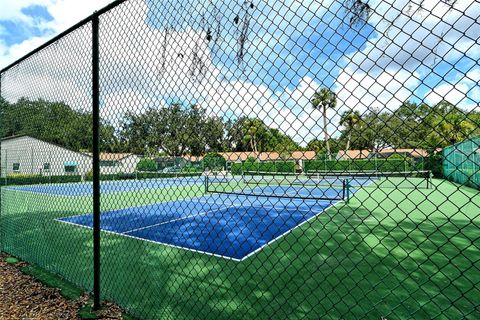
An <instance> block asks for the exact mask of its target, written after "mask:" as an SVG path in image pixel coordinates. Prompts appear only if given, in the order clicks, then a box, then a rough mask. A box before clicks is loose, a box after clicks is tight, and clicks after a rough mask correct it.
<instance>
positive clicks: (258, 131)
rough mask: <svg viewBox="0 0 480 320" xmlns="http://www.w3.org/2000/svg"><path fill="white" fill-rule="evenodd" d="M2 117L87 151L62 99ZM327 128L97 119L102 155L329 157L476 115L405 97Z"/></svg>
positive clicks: (407, 141) (442, 134)
mask: <svg viewBox="0 0 480 320" xmlns="http://www.w3.org/2000/svg"><path fill="white" fill-rule="evenodd" d="M322 103H323V101H321V102H319V103H318V106H321V105H322ZM322 108H323V107H322ZM0 119H1V123H0V130H1V131H0V134H1V136H2V137H8V136H14V135H22V134H26V135H30V136H33V137H35V138H38V139H41V140H44V141H47V142H51V143H55V144H58V145H61V146H64V147H66V148H69V149H72V150H76V151H91V149H92V125H91V124H92V114H91V113H90V112H86V111H78V110H74V109H72V108H71V107H69V106H68V105H67V104H65V103H63V102H47V101H45V100H35V101H33V100H29V99H25V98H23V99H20V100H18V101H17V102H15V103H9V102H8V101H6V100H4V99H3V98H0ZM329 121H332V120H331V119H330V120H329ZM333 125H336V126H337V128H338V129H339V130H340V135H339V136H338V137H336V138H334V137H330V136H329V135H327V138H326V139H327V140H326V139H325V137H323V139H322V138H314V139H312V140H310V141H309V142H308V143H307V144H306V146H303V147H302V146H300V145H299V143H297V142H296V141H294V139H293V138H291V137H290V136H288V135H287V134H285V133H284V132H282V131H281V130H279V129H278V128H272V127H270V126H268V125H267V124H266V123H265V122H264V121H263V120H261V119H259V118H255V117H250V118H249V117H239V118H233V117H232V118H231V119H223V118H220V117H217V116H213V115H209V114H207V111H206V110H205V109H203V108H201V107H199V106H197V105H190V106H183V105H181V104H172V105H170V106H165V107H160V108H155V107H150V108H148V109H147V110H146V111H144V112H142V113H134V112H128V113H126V114H125V115H124V117H123V120H122V121H121V125H120V126H118V127H114V126H113V125H111V124H109V123H108V121H107V120H105V119H102V121H101V128H100V134H101V146H100V147H101V150H102V151H103V152H132V153H136V154H141V155H147V156H156V155H160V154H164V155H167V156H183V155H187V154H188V155H193V156H200V155H205V154H206V153H209V152H213V153H215V152H225V151H257V152H267V151H275V152H278V153H280V154H285V155H287V154H290V153H291V152H293V151H295V150H313V151H316V152H317V154H320V155H325V156H327V157H328V154H329V152H328V148H329V147H330V149H331V150H330V151H331V154H336V153H337V152H338V151H339V150H345V149H362V150H369V151H376V150H379V149H382V148H385V147H394V148H421V149H426V150H430V151H432V152H433V151H434V150H435V149H437V148H443V147H446V146H448V145H451V144H454V143H457V142H460V141H462V140H464V139H466V138H468V137H471V136H476V135H480V112H478V111H470V112H467V111H466V110H463V109H461V108H459V107H458V106H455V105H453V104H451V103H449V102H446V101H441V102H439V103H437V104H436V105H433V106H429V105H427V104H424V103H413V102H408V101H406V102H404V103H403V104H402V105H401V106H400V107H399V108H398V109H396V110H394V111H390V110H388V109H383V110H378V109H369V110H367V111H365V112H363V113H360V112H358V111H352V110H347V111H344V113H343V114H342V116H341V117H340V119H339V120H338V123H333ZM327 142H328V143H327Z"/></svg>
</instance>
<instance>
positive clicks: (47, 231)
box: [0, 180, 480, 319]
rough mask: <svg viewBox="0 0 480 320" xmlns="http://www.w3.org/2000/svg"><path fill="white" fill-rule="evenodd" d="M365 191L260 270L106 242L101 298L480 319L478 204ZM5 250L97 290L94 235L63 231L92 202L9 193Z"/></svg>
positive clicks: (166, 309) (109, 237)
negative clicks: (67, 221) (68, 218)
mask: <svg viewBox="0 0 480 320" xmlns="http://www.w3.org/2000/svg"><path fill="white" fill-rule="evenodd" d="M433 184H434V188H432V189H408V188H406V189H395V188H372V187H369V188H365V189H361V190H360V191H358V192H356V193H355V194H354V197H353V198H352V199H351V201H350V202H349V203H348V205H347V204H344V203H343V202H340V203H338V204H337V205H336V206H334V207H331V208H330V209H328V210H327V211H326V212H324V213H322V214H320V215H318V216H317V217H316V218H314V219H312V220H310V221H308V222H307V223H305V224H303V225H302V226H301V227H299V228H296V229H294V230H293V231H292V232H291V233H289V234H288V235H286V236H284V237H282V238H281V239H279V240H278V241H276V242H274V243H273V244H271V245H269V246H267V247H265V248H264V249H263V250H261V251H260V252H258V253H256V254H255V255H253V256H251V257H250V258H248V259H246V260H244V261H241V262H236V261H230V260H226V259H222V258H217V257H214V256H211V255H204V254H200V253H195V252H192V251H187V250H182V249H176V248H172V247H168V246H164V245H160V244H155V243H149V242H146V241H141V240H137V239H131V238H127V237H123V236H120V235H115V234H110V233H105V232H102V292H103V297H104V298H106V299H111V300H114V301H116V302H118V303H119V304H120V305H121V306H123V307H126V308H127V309H128V310H130V311H131V312H132V313H133V314H134V315H137V316H140V317H145V318H155V319H237V318H247V319H252V318H254V319H281V318H288V319H300V318H309V319H319V318H322V319H324V318H335V319H337V318H344V319H351V318H368V319H380V318H381V317H382V316H383V317H385V318H387V319H407V318H417V319H420V318H422V319H425V318H434V317H438V318H442V319H459V318H471V319H478V318H480V310H476V309H475V306H476V305H478V301H479V299H480V286H479V282H480V277H479V273H480V270H479V269H480V252H479V250H478V248H479V247H480V238H479V227H480V194H479V193H478V191H475V190H473V189H468V188H461V187H458V186H457V185H454V184H452V183H450V182H446V181H443V180H434V181H433ZM203 192H204V190H203V186H181V187H175V188H165V189H162V190H151V189H150V190H149V189H147V190H142V191H134V192H124V193H111V194H106V195H103V196H102V199H101V203H102V210H112V209H120V208H126V207H132V206H137V205H143V204H150V203H158V202H161V201H168V200H174V199H179V198H189V197H193V196H200V195H202V194H203ZM1 196H2V213H1V214H2V216H1V223H2V234H1V239H0V241H1V245H2V247H3V250H4V251H6V252H8V253H11V254H13V255H15V256H18V257H20V258H22V259H24V260H27V261H31V262H34V263H37V264H38V265H40V266H42V267H44V268H46V269H48V270H50V271H53V272H55V273H58V274H60V275H62V276H64V277H65V278H67V279H68V280H70V281H72V282H74V283H76V284H78V285H80V286H81V287H83V288H85V289H87V290H90V289H91V287H92V254H91V251H92V239H91V230H89V229H87V228H80V227H76V226H73V225H68V224H64V223H60V222H58V221H56V220H55V219H57V218H61V217H66V216H71V215H78V214H84V213H88V212H91V206H92V203H91V199H89V198H88V197H62V196H52V195H45V194H38V193H30V192H17V191H12V190H5V189H2V194H1Z"/></svg>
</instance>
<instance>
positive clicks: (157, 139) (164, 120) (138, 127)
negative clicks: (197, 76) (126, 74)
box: [121, 104, 224, 157]
mask: <svg viewBox="0 0 480 320" xmlns="http://www.w3.org/2000/svg"><path fill="white" fill-rule="evenodd" d="M223 140H224V127H223V123H222V122H221V120H220V119H218V118H214V117H208V116H207V115H206V111H205V109H203V108H200V107H198V106H196V105H191V106H189V107H184V106H182V105H180V104H173V105H171V106H168V107H163V108H158V109H157V108H149V109H147V110H146V111H145V112H144V113H142V114H135V113H131V112H129V113H127V114H126V115H125V117H124V119H123V121H122V130H121V141H122V142H123V143H124V144H126V145H128V149H129V150H131V151H133V152H136V153H142V154H151V155H153V154H152V153H159V152H165V153H166V154H167V155H169V156H172V157H180V156H183V155H185V154H187V153H188V154H190V155H194V156H199V155H202V154H204V153H205V152H206V151H207V150H219V149H221V147H222V144H223ZM219 151H220V150H219Z"/></svg>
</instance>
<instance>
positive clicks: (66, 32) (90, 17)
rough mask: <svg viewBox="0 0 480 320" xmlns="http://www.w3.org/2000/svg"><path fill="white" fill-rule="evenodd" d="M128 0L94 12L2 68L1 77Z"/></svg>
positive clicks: (112, 3)
mask: <svg viewBox="0 0 480 320" xmlns="http://www.w3.org/2000/svg"><path fill="white" fill-rule="evenodd" d="M126 1H127V0H115V1H113V2H111V3H110V4H108V5H106V6H105V7H103V8H101V9H99V10H97V11H95V12H93V13H92V14H91V15H89V16H88V17H86V18H84V19H82V20H80V21H79V22H77V23H76V24H74V25H73V26H71V27H70V28H68V29H66V30H65V31H63V32H61V33H59V34H57V35H56V36H54V37H53V38H51V39H50V40H48V41H47V42H45V43H43V44H41V45H40V46H38V47H36V48H35V49H33V50H32V51H30V52H29V53H27V54H25V55H24V56H23V57H21V58H19V59H17V60H15V61H14V62H12V63H10V64H9V65H7V66H6V67H4V68H2V69H1V70H0V75H1V74H3V73H5V72H7V71H8V70H9V69H11V68H13V67H14V66H16V65H18V64H19V63H21V62H22V61H24V60H26V59H28V58H30V57H31V56H33V55H34V54H36V53H38V52H40V51H41V50H43V49H45V48H47V47H48V46H50V45H52V44H54V43H55V42H56V41H58V40H60V39H62V38H63V37H65V36H67V35H68V34H70V33H72V32H73V31H75V30H77V29H78V28H80V27H82V26H84V25H86V24H87V23H89V22H91V21H92V19H93V17H94V16H99V15H102V14H103V13H105V12H108V11H109V10H111V9H113V8H115V7H116V6H118V5H120V4H122V3H124V2H126Z"/></svg>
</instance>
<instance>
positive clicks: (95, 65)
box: [92, 12, 100, 310]
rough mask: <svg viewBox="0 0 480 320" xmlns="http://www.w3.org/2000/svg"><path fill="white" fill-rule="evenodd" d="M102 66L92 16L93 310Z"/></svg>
mask: <svg viewBox="0 0 480 320" xmlns="http://www.w3.org/2000/svg"><path fill="white" fill-rule="evenodd" d="M99 68H100V64H99V19H98V13H97V12H95V13H94V14H93V16H92V104H93V106H92V126H93V128H92V129H93V148H92V149H93V150H92V166H93V168H92V171H93V310H99V309H100V146H99V142H100V138H99V135H100V132H99V125H100V81H99V77H100V70H99Z"/></svg>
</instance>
